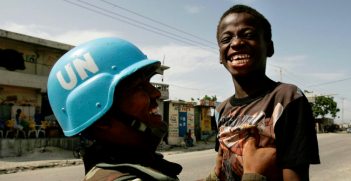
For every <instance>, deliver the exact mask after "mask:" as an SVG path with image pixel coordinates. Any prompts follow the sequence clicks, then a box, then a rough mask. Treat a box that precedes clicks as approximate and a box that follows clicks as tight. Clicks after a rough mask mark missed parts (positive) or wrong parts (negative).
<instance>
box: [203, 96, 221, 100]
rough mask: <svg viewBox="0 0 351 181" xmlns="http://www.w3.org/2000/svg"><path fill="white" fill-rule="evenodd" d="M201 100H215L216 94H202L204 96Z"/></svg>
mask: <svg viewBox="0 0 351 181" xmlns="http://www.w3.org/2000/svg"><path fill="white" fill-rule="evenodd" d="M202 100H207V101H217V97H216V95H214V96H212V97H209V96H207V95H205V96H204V98H202Z"/></svg>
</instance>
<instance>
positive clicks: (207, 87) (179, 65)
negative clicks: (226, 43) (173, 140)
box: [140, 44, 234, 101]
mask: <svg viewBox="0 0 351 181" xmlns="http://www.w3.org/2000/svg"><path fill="white" fill-rule="evenodd" d="M140 49H141V50H142V51H143V52H144V53H145V54H146V55H147V56H148V58H149V59H154V60H160V61H161V62H162V60H163V57H164V56H165V63H164V64H165V65H166V66H169V67H170V69H168V70H166V71H165V73H164V82H163V83H165V84H169V85H170V87H169V88H170V98H171V99H175V98H177V99H183V100H190V98H191V97H193V98H195V99H196V98H198V97H199V95H200V98H202V97H204V95H209V96H213V95H216V96H217V98H218V100H219V101H223V100H225V99H226V98H228V97H229V96H231V95H233V94H234V86H233V82H232V79H231V76H230V74H229V73H228V72H227V70H225V68H224V67H223V65H220V64H219V60H218V59H219V58H218V56H219V55H218V54H216V53H212V52H209V51H206V50H204V49H200V48H197V47H192V46H182V45H177V44H170V45H165V46H160V47H154V46H153V47H150V46H149V47H140ZM151 81H153V82H161V76H156V77H155V78H153V79H152V80H151Z"/></svg>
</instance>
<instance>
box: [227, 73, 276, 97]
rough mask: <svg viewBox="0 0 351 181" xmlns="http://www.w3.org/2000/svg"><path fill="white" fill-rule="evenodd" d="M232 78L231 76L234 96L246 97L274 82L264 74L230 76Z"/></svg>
mask: <svg viewBox="0 0 351 181" xmlns="http://www.w3.org/2000/svg"><path fill="white" fill-rule="evenodd" d="M259 77H260V78H259ZM232 78H233V82H234V87H235V98H244V97H247V96H249V95H252V94H255V93H257V92H260V91H262V90H265V89H267V88H268V87H269V86H270V85H272V84H273V83H275V82H274V81H273V80H271V79H269V78H268V77H267V76H266V75H264V76H257V75H255V76H245V77H232Z"/></svg>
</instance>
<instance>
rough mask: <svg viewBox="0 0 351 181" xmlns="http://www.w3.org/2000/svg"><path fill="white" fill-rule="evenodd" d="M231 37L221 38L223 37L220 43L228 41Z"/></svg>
mask: <svg viewBox="0 0 351 181" xmlns="http://www.w3.org/2000/svg"><path fill="white" fill-rule="evenodd" d="M231 39H232V38H231V37H226V38H223V39H222V40H221V43H222V44H226V43H229V42H230V40H231Z"/></svg>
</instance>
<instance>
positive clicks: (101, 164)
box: [81, 142, 182, 181]
mask: <svg viewBox="0 0 351 181" xmlns="http://www.w3.org/2000/svg"><path fill="white" fill-rule="evenodd" d="M141 151H142V150H135V151H131V150H128V151H125V147H120V146H116V145H111V144H110V143H101V142H99V143H97V142H95V143H94V144H93V145H92V146H90V147H87V148H85V149H84V150H82V151H81V154H82V156H83V161H84V167H85V173H86V176H85V179H84V181H105V180H106V181H107V180H111V181H112V180H118V181H120V180H121V181H122V180H135V181H136V180H138V181H140V180H144V181H145V180H160V181H163V180H164V181H176V180H178V177H177V175H178V174H179V173H180V172H181V171H182V167H181V166H180V165H179V164H176V163H172V162H169V161H167V160H165V159H163V155H162V154H160V153H155V159H153V160H146V159H145V157H142V156H140V152H141Z"/></svg>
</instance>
